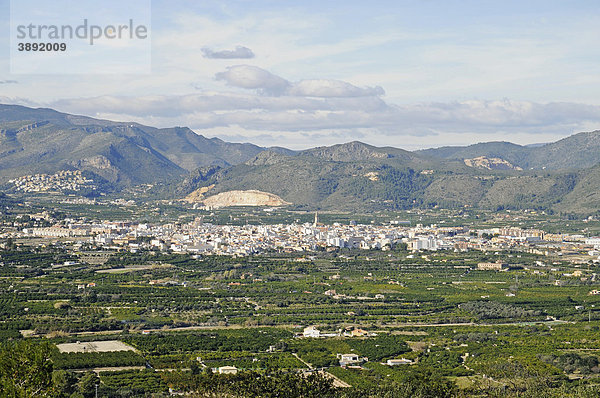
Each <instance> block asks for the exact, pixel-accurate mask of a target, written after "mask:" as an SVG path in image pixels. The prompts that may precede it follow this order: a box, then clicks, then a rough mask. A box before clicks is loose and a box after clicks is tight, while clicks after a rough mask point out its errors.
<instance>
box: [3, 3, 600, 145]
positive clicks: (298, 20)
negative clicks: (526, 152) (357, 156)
mask: <svg viewBox="0 0 600 398" xmlns="http://www.w3.org/2000/svg"><path fill="white" fill-rule="evenodd" d="M40 2H41V0H40ZM110 3H111V2H110V1H107V2H103V3H102V4H105V6H106V4H108V5H110ZM68 12H69V10H68V9H66V10H65V13H68ZM90 12H91V13H95V14H98V13H102V10H90ZM8 15H9V1H8V0H0V28H1V29H4V31H5V32H7V33H6V34H4V35H1V36H0V47H2V54H5V56H4V57H1V58H0V102H4V103H20V104H25V105H31V106H49V107H53V108H56V109H59V110H61V111H65V112H71V113H80V114H86V115H90V116H95V117H102V118H108V119H114V120H133V121H138V122H142V123H145V124H149V125H155V126H159V127H166V126H173V125H185V126H189V127H191V128H193V129H194V130H195V131H197V132H198V133H200V134H204V135H207V136H211V137H212V136H218V137H220V138H223V139H225V140H230V141H250V142H254V143H257V144H261V145H282V146H288V147H292V148H304V147H309V146H315V145H330V144H334V143H340V142H346V141H351V140H360V141H364V142H368V143H371V144H375V145H394V146H398V147H402V148H407V149H416V148H422V147H431V146H440V145H458V144H469V143H475V142H481V141H491V140H507V141H512V142H516V143H521V144H529V143H536V142H546V141H550V140H556V139H559V138H562V137H565V136H567V135H570V134H572V133H575V132H579V131H589V130H594V129H600V98H598V96H599V93H600V72H599V71H598V65H599V61H600V46H599V45H598V43H599V41H600V3H599V2H597V1H573V2H569V3H567V2H564V1H502V2H500V1H495V2H491V1H437V0H436V1H434V0H420V1H417V0H414V1H373V2H363V1H344V2H341V1H339V2H338V1H329V2H324V1H305V2H302V3H301V4H300V3H299V2H291V1H287V2H286V1H260V0H258V1H236V2H231V1H228V2H223V1H202V2H196V1H183V0H179V1H152V73H151V74H150V75H131V74H115V75H101V74H88V75H86V74H83V75H81V74H73V75H70V74H53V75H27V74H14V75H13V74H11V73H10V70H9V59H8V56H7V54H8V48H9V40H8V32H9V20H8V18H9V17H8ZM251 55H252V57H250V56H251Z"/></svg>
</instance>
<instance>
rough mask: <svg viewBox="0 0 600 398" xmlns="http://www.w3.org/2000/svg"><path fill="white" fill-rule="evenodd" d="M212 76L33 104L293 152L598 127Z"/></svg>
mask: <svg viewBox="0 0 600 398" xmlns="http://www.w3.org/2000/svg"><path fill="white" fill-rule="evenodd" d="M215 78H216V79H217V80H218V81H221V82H223V83H224V84H225V85H226V86H228V87H230V89H229V90H218V91H214V90H213V91H200V92H198V93H194V94H187V95H153V96H136V97H128V96H99V97H91V98H76V99H63V100H59V101H54V102H51V103H45V104H38V105H40V106H50V107H52V108H56V109H58V110H60V111H64V112H69V113H76V114H84V115H89V116H92V117H99V118H106V119H111V120H120V121H135V122H139V123H143V124H147V125H150V126H157V127H170V126H188V127H190V128H192V129H194V130H195V131H197V132H198V133H200V134H204V135H208V136H219V137H221V138H223V139H229V140H235V141H250V142H255V143H257V144H261V145H280V146H288V147H296V148H298V147H308V146H314V145H317V144H318V145H328V144H333V143H340V142H345V141H350V140H354V139H361V140H364V141H366V142H369V143H372V144H375V145H393V146H397V147H404V148H407V149H411V148H412V149H414V148H422V147H432V146H441V145H453V144H454V145H457V144H464V143H472V142H473V140H477V141H485V140H487V139H486V137H491V138H490V140H497V139H498V138H497V137H498V136H502V137H506V138H505V139H506V140H514V141H517V142H524V141H525V142H528V143H531V142H540V141H549V140H554V139H558V138H561V137H564V136H567V135H570V134H572V133H576V132H580V131H589V130H593V129H597V128H600V106H597V105H586V104H579V103H574V102H550V103H539V102H533V101H515V100H510V99H503V100H466V101H451V102H418V103H409V104H402V105H398V104H391V103H388V102H386V101H385V100H384V99H383V98H382V96H383V94H384V90H383V89H382V88H381V87H378V86H375V87H358V86H355V85H353V84H351V83H349V82H345V81H338V80H327V79H308V80H300V81H297V82H292V81H289V80H287V79H285V78H283V77H280V76H277V75H275V74H273V73H271V72H269V71H267V70H265V69H262V68H259V67H256V66H250V65H236V66H232V67H229V68H227V69H226V70H224V71H222V72H219V73H217V74H216V76H215ZM0 100H2V98H1V97H0ZM7 100H8V101H6V102H14V100H13V101H10V99H7ZM19 101H20V102H23V99H20V100H19ZM474 137H475V138H474Z"/></svg>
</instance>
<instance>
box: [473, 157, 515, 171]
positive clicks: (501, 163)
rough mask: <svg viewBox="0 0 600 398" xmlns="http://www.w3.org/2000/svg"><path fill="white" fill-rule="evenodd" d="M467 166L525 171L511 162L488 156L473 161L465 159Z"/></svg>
mask: <svg viewBox="0 0 600 398" xmlns="http://www.w3.org/2000/svg"><path fill="white" fill-rule="evenodd" d="M464 162H465V164H466V165H467V166H469V167H475V168H478V169H487V170H523V169H522V168H520V167H519V166H514V165H513V164H512V163H510V162H509V161H506V160H504V159H501V158H488V157H486V156H478V157H476V158H473V159H465V160H464Z"/></svg>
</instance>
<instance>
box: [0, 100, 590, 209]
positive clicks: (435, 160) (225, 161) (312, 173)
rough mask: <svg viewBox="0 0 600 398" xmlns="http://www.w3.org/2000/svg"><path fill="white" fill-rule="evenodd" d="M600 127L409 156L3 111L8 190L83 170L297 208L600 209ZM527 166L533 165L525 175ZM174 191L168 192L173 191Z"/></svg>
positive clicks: (1, 144) (2, 166)
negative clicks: (252, 195) (19, 182)
mask: <svg viewBox="0 0 600 398" xmlns="http://www.w3.org/2000/svg"><path fill="white" fill-rule="evenodd" d="M599 164H600V131H594V132H588V133H579V134H575V135H572V136H570V137H567V138H564V139H562V140H559V141H557V142H553V143H548V144H543V145H535V146H522V145H517V144H513V143H509V142H488V143H479V144H475V145H470V146H462V147H461V146H457V147H442V148H434V149H426V150H420V151H414V152H410V151H406V150H403V149H399V148H393V147H375V146H372V145H368V144H365V143H361V142H358V141H354V142H349V143H345V144H337V145H333V146H328V147H317V148H311V149H307V150H303V151H292V150H289V149H286V148H281V147H273V148H264V147H260V146H257V145H253V144H248V143H246V144H237V143H228V142H225V141H222V140H220V139H218V138H206V137H203V136H202V135H199V134H197V133H195V132H194V131H192V130H190V129H189V128H186V127H173V128H163V129H158V128H154V127H148V126H144V125H141V124H138V123H124V122H113V121H107V120H98V119H93V118H89V117H85V116H76V115H69V114H65V113H61V112H57V111H54V110H52V109H32V108H27V107H22V106H16V105H0V185H2V184H4V185H3V186H4V187H6V182H7V181H8V180H9V179H10V178H14V177H19V176H24V175H30V174H36V173H45V174H52V173H55V172H57V171H60V170H81V171H82V172H85V173H87V174H89V175H90V176H92V178H93V179H94V181H100V182H102V183H103V184H104V185H103V186H109V187H112V189H114V190H120V189H123V188H125V187H129V186H133V185H138V184H157V183H164V184H163V191H160V193H159V194H160V195H162V196H163V197H169V198H184V197H186V196H187V195H188V194H190V193H192V192H194V191H196V190H197V189H202V188H204V189H208V187H210V194H211V195H218V194H220V193H225V192H230V191H253V190H254V191H261V192H264V193H267V194H272V195H277V196H278V197H280V198H281V200H282V201H285V202H288V203H293V206H294V207H295V208H297V209H337V210H352V211H356V210H361V211H370V210H381V209H401V208H413V207H431V206H438V207H480V208H488V209H499V208H515V209H517V208H535V209H546V210H548V211H561V212H574V213H598V212H599V209H600V165H599ZM519 168H522V169H523V170H519ZM165 187H166V188H165Z"/></svg>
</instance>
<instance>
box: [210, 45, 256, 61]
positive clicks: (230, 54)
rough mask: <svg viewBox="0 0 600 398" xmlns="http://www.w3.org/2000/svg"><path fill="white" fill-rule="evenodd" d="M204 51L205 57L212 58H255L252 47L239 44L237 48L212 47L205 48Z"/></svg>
mask: <svg viewBox="0 0 600 398" xmlns="http://www.w3.org/2000/svg"><path fill="white" fill-rule="evenodd" d="M202 53H203V54H204V58H211V59H247V58H254V52H252V50H251V49H249V48H248V47H244V46H237V47H236V48H235V50H220V51H214V50H211V49H210V48H206V47H205V48H203V49H202Z"/></svg>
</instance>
